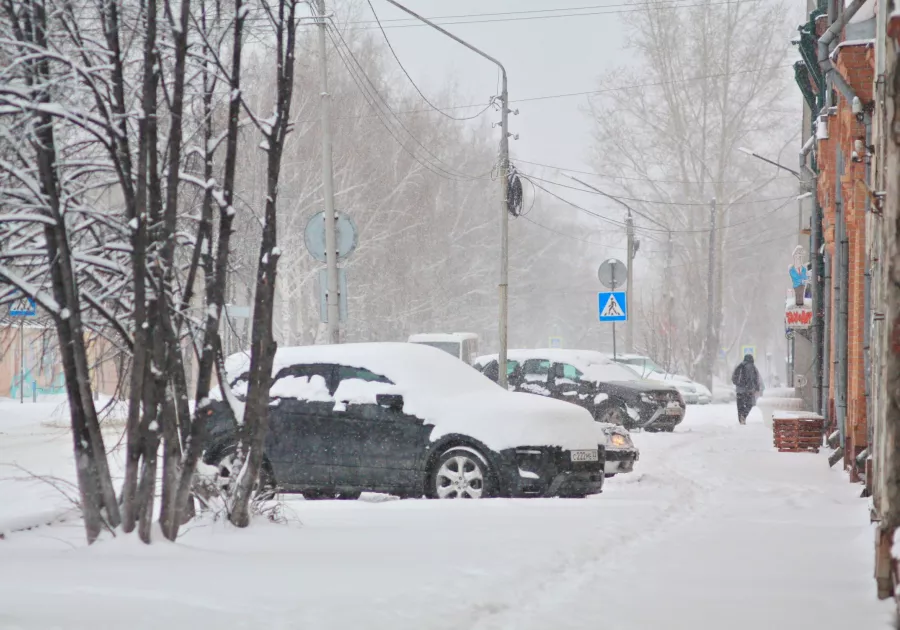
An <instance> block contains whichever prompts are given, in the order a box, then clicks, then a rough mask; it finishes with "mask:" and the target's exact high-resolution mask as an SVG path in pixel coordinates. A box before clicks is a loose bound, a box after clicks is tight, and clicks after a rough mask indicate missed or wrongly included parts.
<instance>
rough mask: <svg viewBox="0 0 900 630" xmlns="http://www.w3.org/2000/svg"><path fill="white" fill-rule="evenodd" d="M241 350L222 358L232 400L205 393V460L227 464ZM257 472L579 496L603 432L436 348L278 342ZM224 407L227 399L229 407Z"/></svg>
mask: <svg viewBox="0 0 900 630" xmlns="http://www.w3.org/2000/svg"><path fill="white" fill-rule="evenodd" d="M248 366H249V359H248V358H247V357H246V356H244V355H235V356H232V357H230V358H229V359H228V361H227V363H226V371H227V373H228V375H229V381H230V382H229V385H230V392H231V393H233V394H234V395H235V397H236V398H237V399H238V402H234V401H232V402H231V403H227V402H224V401H217V402H215V403H213V413H212V415H211V416H210V418H211V420H210V429H211V432H210V435H211V436H212V438H211V440H210V441H209V443H208V444H207V448H206V450H205V454H204V462H205V463H206V464H207V465H210V466H214V467H215V468H216V470H217V480H218V482H219V484H220V485H222V486H226V485H227V484H229V483H230V480H231V479H232V478H233V474H234V473H235V470H234V468H235V461H236V460H235V453H236V445H237V442H238V440H239V435H240V430H241V429H240V425H239V423H238V422H237V421H236V419H235V418H236V417H237V416H239V415H240V402H239V401H240V399H241V398H242V397H243V396H244V395H245V394H246V391H247V369H248ZM272 376H273V381H272V386H271V389H270V400H271V402H270V408H269V409H270V411H269V427H270V429H269V434H268V437H267V441H266V452H265V462H264V467H263V468H264V470H263V473H264V477H265V478H264V479H263V480H262V481H263V483H265V484H266V485H270V486H275V487H277V488H278V489H279V490H281V491H284V492H297V493H302V494H303V495H304V496H305V497H306V498H325V497H331V498H335V497H339V498H355V497H358V496H359V494H360V493H361V492H363V491H373V492H385V493H390V494H395V495H399V496H401V497H418V496H422V495H425V496H427V497H431V498H441V499H445V498H459V499H478V498H484V497H494V496H568V497H583V496H586V495H588V494H594V493H597V492H600V491H601V490H602V487H603V479H604V470H605V444H606V439H605V436H604V435H603V434H602V431H601V430H600V429H599V427H598V426H597V424H596V423H595V422H594V421H593V420H592V418H591V416H590V414H589V413H587V412H586V411H585V410H584V409H581V408H579V407H577V406H574V405H569V404H565V403H561V402H559V401H555V400H549V399H547V400H542V399H536V398H535V397H534V396H528V395H524V394H518V393H513V392H508V391H503V390H501V389H499V388H497V386H496V385H495V384H494V383H492V382H491V381H489V380H488V379H486V378H485V377H484V376H483V375H481V374H479V373H478V372H477V371H475V370H473V369H472V368H471V367H470V366H468V365H466V364H465V363H462V362H461V361H459V360H457V359H455V358H453V357H452V356H450V355H448V354H447V353H445V352H442V351H441V350H438V349H435V348H431V347H427V346H422V345H417V344H403V343H372V344H342V345H332V346H309V347H299V348H280V349H278V351H277V352H276V355H275V364H274V367H273V374H272ZM234 411H237V413H236V414H235V413H234Z"/></svg>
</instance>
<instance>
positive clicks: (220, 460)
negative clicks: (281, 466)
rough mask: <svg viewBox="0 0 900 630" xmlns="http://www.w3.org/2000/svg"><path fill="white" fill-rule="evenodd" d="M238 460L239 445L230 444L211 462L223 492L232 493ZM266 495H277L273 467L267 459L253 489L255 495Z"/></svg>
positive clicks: (261, 467) (218, 485) (264, 459)
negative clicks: (232, 482)
mask: <svg viewBox="0 0 900 630" xmlns="http://www.w3.org/2000/svg"><path fill="white" fill-rule="evenodd" d="M236 459H237V444H229V445H228V446H226V447H224V448H223V449H222V450H221V451H219V452H218V453H217V454H216V456H215V457H214V458H213V460H212V462H211V464H212V465H213V466H215V467H216V471H217V475H216V486H217V487H218V488H219V490H221V491H222V492H226V493H228V492H231V481H232V479H233V478H234V473H235V470H234V464H235V460H236ZM264 493H271V494H274V493H275V477H274V475H273V474H272V466H271V465H270V464H269V460H268V459H266V458H265V457H264V458H263V462H262V466H260V469H259V479H257V481H256V485H255V486H254V488H253V494H254V495H262V494H264Z"/></svg>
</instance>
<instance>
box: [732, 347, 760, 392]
mask: <svg viewBox="0 0 900 630" xmlns="http://www.w3.org/2000/svg"><path fill="white" fill-rule="evenodd" d="M731 382H732V383H734V387H735V389H736V390H737V393H738V394H748V393H754V392H758V391H760V390H762V379H761V378H760V376H759V370H757V369H756V365H754V363H753V355H752V354H748V355H746V356H745V357H744V360H743V362H741V364H740V365H738V366H737V367H736V368H734V373H733V374H732V375H731Z"/></svg>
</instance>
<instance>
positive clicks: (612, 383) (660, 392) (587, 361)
mask: <svg viewBox="0 0 900 630" xmlns="http://www.w3.org/2000/svg"><path fill="white" fill-rule="evenodd" d="M475 367H476V369H478V370H480V371H481V372H482V373H483V374H484V375H485V376H487V377H488V378H490V379H491V380H493V381H495V382H496V381H497V380H498V375H499V373H498V363H497V355H490V356H484V357H479V358H478V359H477V360H476V361H475ZM506 373H507V380H508V382H509V387H510V389H512V390H513V391H517V392H529V393H532V394H539V395H541V396H545V397H547V398H556V399H558V400H564V401H567V402H571V403H574V404H576V405H579V406H581V407H584V408H585V409H587V410H588V411H589V412H590V413H591V415H592V416H593V417H594V419H595V420H597V421H598V422H606V423H610V424H616V425H620V426H624V427H625V428H627V429H638V428H640V429H644V430H646V431H672V430H674V429H675V427H676V426H677V425H678V424H680V423H681V421H682V420H683V419H684V411H685V406H684V401H683V400H682V398H681V395H680V394H679V393H678V390H676V389H675V388H674V387H671V386H670V385H666V384H663V383H659V382H654V381H647V380H644V379H641V378H640V377H638V376H637V375H636V374H635V373H634V372H632V371H631V370H629V369H628V368H626V367H624V366H621V365H617V364H615V363H613V362H612V361H610V360H609V359H607V358H606V357H605V356H604V355H603V354H602V353H600V352H593V351H589V350H559V349H547V350H510V351H509V352H508V354H507V363H506Z"/></svg>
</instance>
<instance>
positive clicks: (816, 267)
mask: <svg viewBox="0 0 900 630" xmlns="http://www.w3.org/2000/svg"><path fill="white" fill-rule="evenodd" d="M815 144H816V132H815V131H812V133H810V136H809V139H808V140H807V141H806V142H805V143H804V145H803V148H801V149H800V165H799V166H800V171H799V172H800V185H801V187H802V188H803V192H808V193H811V194H812V212H811V216H810V221H809V223H810V226H809V228H810V241H811V242H810V248H809V262H810V267H811V269H810V276H811V278H810V282H812V303H813V324H812V327H811V331H812V335H813V338H812V341H813V369H814V371H813V411H814V412H815V413H822V407H821V406H820V403H821V401H822V345H823V343H822V318H821V317H819V313H820V312H822V291H821V287H820V285H819V277H820V275H821V273H822V271H821V266H820V264H819V261H820V260H821V254H820V253H819V249H820V248H821V243H820V241H821V236H822V218H821V216H819V200H818V198H817V196H816V174H815V172H813V170H812V169H811V168H809V166H807V157H808V156H809V153H810V151H812V149H813V147H814V146H815ZM801 204H802V202H801Z"/></svg>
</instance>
